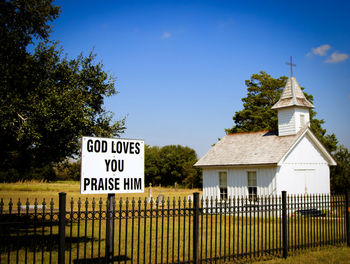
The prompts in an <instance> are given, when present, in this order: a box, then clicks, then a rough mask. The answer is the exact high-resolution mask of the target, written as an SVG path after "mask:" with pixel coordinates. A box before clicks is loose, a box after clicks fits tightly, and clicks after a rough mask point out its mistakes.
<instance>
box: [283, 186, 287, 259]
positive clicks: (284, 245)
mask: <svg viewBox="0 0 350 264" xmlns="http://www.w3.org/2000/svg"><path fill="white" fill-rule="evenodd" d="M282 245H283V258H287V255H288V242H287V192H286V191H282Z"/></svg>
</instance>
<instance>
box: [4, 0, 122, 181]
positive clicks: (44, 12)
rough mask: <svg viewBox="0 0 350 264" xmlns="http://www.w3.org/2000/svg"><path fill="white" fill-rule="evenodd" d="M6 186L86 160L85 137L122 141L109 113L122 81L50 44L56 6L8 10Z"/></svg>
mask: <svg viewBox="0 0 350 264" xmlns="http://www.w3.org/2000/svg"><path fill="white" fill-rule="evenodd" d="M0 7H1V8H0V12H1V13H0V28H1V29H0V30H1V31H0V34H1V36H0V73H1V74H0V76H1V78H0V120H1V124H0V165H1V167H0V177H1V178H0V180H12V181H14V180H23V179H25V178H26V177H29V178H30V177H32V176H31V175H33V171H37V169H38V168H42V167H45V168H47V167H48V168H47V169H46V170H48V171H49V172H48V173H47V174H48V175H52V170H51V171H50V169H49V168H50V167H52V166H53V164H55V163H58V162H60V161H62V160H64V159H65V158H66V157H70V156H74V155H76V154H77V153H78V152H79V148H80V143H79V140H80V138H81V136H83V135H85V136H88V135H90V136H119V134H120V133H123V131H124V130H125V119H122V120H119V121H114V120H113V115H112V113H110V112H108V111H106V110H105V109H104V107H103V105H104V99H105V98H106V97H108V96H112V95H114V94H116V89H115V86H114V84H115V82H114V79H113V78H112V77H111V76H109V75H108V74H107V73H106V72H105V71H104V69H103V65H102V63H100V62H95V60H94V59H95V55H94V54H93V53H90V54H89V55H88V56H83V55H80V56H78V57H77V58H75V59H68V58H67V57H64V56H63V51H62V49H61V48H58V47H57V44H55V43H53V42H50V41H49V35H50V32H51V26H50V23H51V22H52V21H53V20H54V19H55V18H57V17H58V15H59V13H60V9H59V7H57V6H54V5H53V3H52V1H51V0H12V1H1V3H0Z"/></svg>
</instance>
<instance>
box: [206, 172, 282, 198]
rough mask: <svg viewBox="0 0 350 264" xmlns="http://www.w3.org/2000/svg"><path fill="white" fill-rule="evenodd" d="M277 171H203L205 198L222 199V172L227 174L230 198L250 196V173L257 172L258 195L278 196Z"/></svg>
mask: <svg viewBox="0 0 350 264" xmlns="http://www.w3.org/2000/svg"><path fill="white" fill-rule="evenodd" d="M276 169H277V168H276V167H266V168H254V167H251V168H250V167H245V168H229V169H222V168H217V169H206V170H203V198H204V199H206V198H208V199H210V198H211V197H213V198H214V199H215V198H218V199H219V198H220V189H219V172H220V171H226V172H227V193H228V196H230V197H233V196H246V195H248V176H247V175H248V171H256V175H257V185H258V186H257V187H258V195H270V194H276V180H275V178H274V175H275V173H276Z"/></svg>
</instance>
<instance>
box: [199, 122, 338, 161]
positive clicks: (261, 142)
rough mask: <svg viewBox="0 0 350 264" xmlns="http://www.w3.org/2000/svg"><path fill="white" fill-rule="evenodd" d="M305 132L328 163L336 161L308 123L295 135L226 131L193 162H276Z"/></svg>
mask: <svg viewBox="0 0 350 264" xmlns="http://www.w3.org/2000/svg"><path fill="white" fill-rule="evenodd" d="M305 133H308V135H309V136H310V137H311V138H312V139H313V142H314V143H315V145H317V146H318V149H319V150H320V151H321V152H322V153H324V155H325V156H326V157H327V159H328V160H329V164H330V165H336V162H335V161H334V159H333V158H332V156H331V155H330V154H329V153H328V152H327V150H326V149H325V148H324V147H323V145H322V144H321V143H320V142H319V141H318V139H317V138H316V137H315V135H314V134H313V133H312V132H311V130H310V129H309V127H308V126H305V127H304V128H303V129H300V130H299V132H298V133H297V134H295V135H290V136H282V137H281V136H278V135H277V134H276V133H273V132H269V131H260V132H251V133H237V134H229V135H226V136H225V137H224V138H222V139H221V140H220V141H219V142H218V143H217V144H216V145H215V146H213V147H212V148H211V149H210V150H209V151H208V152H207V154H205V155H204V156H203V157H202V158H201V159H200V160H199V161H198V162H197V163H196V164H195V165H194V166H196V167H210V166H219V167H220V166H252V165H261V166H264V165H277V164H278V163H279V162H280V161H281V160H282V159H283V157H284V156H285V155H286V154H287V153H288V152H289V151H290V149H291V148H292V147H293V146H294V144H296V142H298V140H299V139H300V138H301V137H302V135H304V134H305Z"/></svg>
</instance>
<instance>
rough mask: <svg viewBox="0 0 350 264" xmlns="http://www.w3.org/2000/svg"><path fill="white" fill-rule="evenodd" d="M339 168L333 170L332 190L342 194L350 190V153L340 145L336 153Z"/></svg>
mask: <svg viewBox="0 0 350 264" xmlns="http://www.w3.org/2000/svg"><path fill="white" fill-rule="evenodd" d="M334 158H335V159H336V161H337V166H335V167H332V168H331V189H332V192H334V193H341V192H344V191H346V190H349V188H350V152H349V150H348V149H347V148H346V147H344V146H343V145H340V146H339V147H338V148H337V150H336V151H335V153H334Z"/></svg>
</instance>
